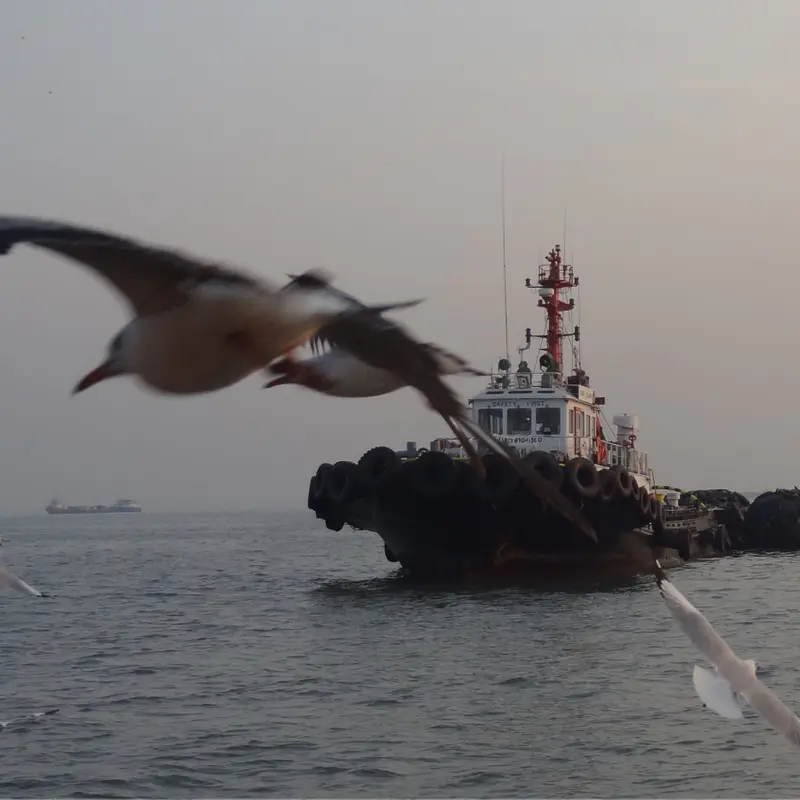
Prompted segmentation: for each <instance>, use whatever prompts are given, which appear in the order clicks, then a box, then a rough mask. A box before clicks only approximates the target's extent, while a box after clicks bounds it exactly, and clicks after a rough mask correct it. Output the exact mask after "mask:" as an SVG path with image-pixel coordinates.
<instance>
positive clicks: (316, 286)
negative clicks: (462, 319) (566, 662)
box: [0, 217, 597, 542]
mask: <svg viewBox="0 0 800 800" xmlns="http://www.w3.org/2000/svg"><path fill="white" fill-rule="evenodd" d="M17 244H30V245H34V246H36V247H41V248H44V249H46V250H49V251H51V252H54V253H58V254H60V255H62V256H65V257H67V258H70V259H72V260H74V261H77V262H79V263H80V264H82V265H84V266H86V267H89V268H90V269H93V270H94V271H95V272H96V273H97V274H98V275H100V276H101V277H103V278H104V279H106V280H107V281H108V282H110V283H111V284H112V285H114V286H115V287H116V288H117V289H118V290H119V291H120V292H121V293H122V294H123V295H124V296H125V297H126V299H127V301H128V303H129V304H130V306H131V308H132V311H133V313H134V315H135V316H134V318H133V320H131V322H129V323H128V324H127V325H126V326H125V327H124V328H123V329H122V330H121V331H120V332H119V333H118V334H117V335H116V336H115V337H114V338H113V339H112V340H111V343H110V345H109V348H108V355H107V357H106V359H105V361H104V362H103V363H102V364H101V365H100V366H98V367H97V368H96V369H94V370H92V371H91V372H90V373H88V374H87V375H86V376H85V377H84V378H83V379H82V380H81V381H80V382H79V383H78V384H77V386H76V387H75V391H83V390H85V389H87V388H89V387H90V386H92V385H94V384H96V383H99V382H100V381H102V380H106V379H108V378H111V377H114V376H117V375H125V374H132V375H136V376H138V378H139V379H140V380H141V381H142V382H144V383H145V384H146V385H148V386H150V387H151V388H153V389H155V390H157V391H160V392H162V393H168V394H179V395H187V394H199V393H202V392H212V391H216V390H218V389H222V388H225V387H227V386H231V385H233V384H234V383H237V382H239V381H240V380H242V379H244V378H245V377H247V376H248V375H250V374H251V373H253V372H255V371H256V370H261V369H265V368H266V367H268V365H269V364H270V363H271V362H272V361H274V360H275V359H276V358H279V357H280V356H287V357H292V353H293V351H294V350H295V349H296V348H297V347H299V346H301V345H303V344H305V343H306V342H309V343H310V344H311V346H312V348H313V347H316V346H322V345H323V344H325V343H327V344H328V345H330V346H331V347H338V348H340V349H343V350H346V351H348V352H350V353H352V354H353V355H354V356H355V357H356V358H357V359H358V360H360V361H363V362H364V363H366V364H368V365H370V366H372V367H375V368H377V369H383V370H388V371H389V372H392V373H393V374H394V375H396V376H397V377H398V378H399V379H400V380H401V381H402V382H403V383H404V384H407V385H409V386H412V387H413V388H415V389H417V391H419V392H420V393H421V394H422V395H423V396H424V397H425V398H426V400H427V401H428V404H429V405H430V406H431V408H432V409H434V410H435V411H436V412H437V413H439V414H440V415H441V416H442V417H443V418H444V419H445V421H446V422H447V424H448V425H449V426H450V428H451V430H452V431H453V433H454V434H455V435H456V437H457V438H458V439H459V441H460V442H461V443H462V445H463V446H464V448H465V450H466V452H467V453H468V454H469V456H470V460H471V461H472V463H473V465H474V466H475V468H476V469H478V470H479V471H482V470H483V466H482V462H481V461H480V458H479V457H478V454H477V452H476V450H475V448H474V446H473V445H472V444H471V442H470V441H469V439H468V437H467V435H466V433H465V432H464V431H465V430H466V431H469V432H471V433H472V434H473V435H474V436H475V437H476V438H478V439H480V440H482V441H484V442H485V443H486V444H487V446H488V447H490V448H491V449H493V450H495V452H499V453H500V454H502V455H504V456H505V457H506V458H508V459H509V460H510V461H511V462H512V464H513V465H514V467H515V469H516V470H517V471H518V472H519V474H520V476H521V477H522V478H523V480H524V481H525V482H526V484H527V485H528V486H529V488H530V489H531V490H532V491H533V492H534V493H535V494H537V495H538V496H539V497H540V498H542V500H543V502H544V503H545V504H549V505H552V506H553V507H554V508H555V509H556V510H558V511H559V512H560V513H561V514H562V515H563V516H565V517H567V518H568V519H569V520H571V521H572V522H573V523H574V524H575V525H576V526H577V527H578V528H579V529H581V530H582V531H584V533H585V534H586V535H587V536H589V537H590V538H591V539H592V540H593V541H595V542H596V541H597V535H596V533H595V532H594V529H593V528H592V526H591V525H590V524H589V522H588V520H586V518H585V517H584V515H583V514H582V513H581V512H580V511H579V510H578V509H577V507H576V506H575V505H573V504H572V503H571V502H570V501H569V500H568V499H567V498H566V497H565V496H564V495H562V494H561V493H560V492H559V491H557V490H554V489H553V488H552V485H551V484H549V483H547V481H545V480H544V478H543V477H542V476H541V475H540V474H539V473H538V472H537V471H536V470H534V469H533V468H529V467H528V466H527V465H523V464H522V462H521V461H520V459H519V458H517V457H516V455H515V454H514V453H513V452H512V451H511V450H510V448H506V447H504V446H503V445H502V444H501V443H499V442H498V441H497V440H495V439H494V438H493V437H492V436H491V435H490V434H488V433H486V432H484V431H483V430H482V429H481V428H480V427H479V426H478V425H476V424H475V423H474V422H472V420H470V419H469V416H468V414H467V413H466V410H465V409H464V407H463V406H462V404H461V403H460V402H459V400H458V398H457V397H456V395H455V394H454V393H453V391H452V390H451V389H450V388H449V387H448V386H447V385H446V384H445V383H444V382H443V381H442V379H441V376H440V365H439V363H438V361H437V359H436V358H435V357H434V356H433V355H432V354H431V352H430V350H429V349H427V348H426V347H425V346H424V345H422V343H421V342H418V341H416V340H415V339H413V338H412V337H411V336H410V335H409V334H408V333H406V332H405V331H404V330H403V329H402V328H401V327H400V326H399V325H396V324H394V323H392V322H391V321H389V320H387V319H386V318H385V317H383V316H382V312H385V311H388V310H392V309H397V308H407V307H410V306H412V305H416V304H417V303H419V302H421V301H419V300H414V301H408V302H405V303H394V304H387V305H381V306H370V307H367V306H364V304H363V303H361V302H360V301H358V300H356V299H355V298H353V297H351V296H349V295H347V294H345V293H343V292H341V291H339V290H337V289H334V288H333V287H331V286H330V283H329V281H328V280H327V279H326V278H325V276H324V275H322V274H321V273H320V272H318V271H316V272H315V271H309V272H306V273H304V274H303V275H297V276H290V278H291V280H290V282H289V283H288V284H286V285H285V286H283V287H281V288H279V289H275V288H273V287H271V286H269V285H268V284H267V283H265V282H263V281H259V280H257V279H255V278H253V277H250V276H247V275H245V274H244V273H242V272H239V271H236V270H233V269H230V268H228V267H223V266H220V265H217V264H210V263H204V262H201V261H198V260H197V259H195V258H192V257H190V256H187V255H182V254H179V253H177V252H174V251H170V250H164V249H161V248H157V247H154V246H151V245H146V244H142V243H139V242H136V241H134V240H131V239H127V238H123V237H120V236H117V235H113V234H109V233H104V232H101V231H97V230H94V229H90V228H84V227H80V226H76V225H70V224H66V223H61V222H53V221H49V220H43V219H37V218H29V217H27V218H26V217H0V255H3V254H6V253H9V252H10V251H11V249H12V248H13V247H14V246H15V245H17Z"/></svg>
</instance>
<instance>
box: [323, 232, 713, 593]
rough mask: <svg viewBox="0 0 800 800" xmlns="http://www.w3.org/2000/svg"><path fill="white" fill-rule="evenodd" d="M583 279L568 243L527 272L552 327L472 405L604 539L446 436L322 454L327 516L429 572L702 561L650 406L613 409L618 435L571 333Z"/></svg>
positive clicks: (334, 526)
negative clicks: (677, 516) (653, 458)
mask: <svg viewBox="0 0 800 800" xmlns="http://www.w3.org/2000/svg"><path fill="white" fill-rule="evenodd" d="M578 282H579V279H578V277H577V276H576V275H575V274H574V270H573V267H572V265H570V264H566V263H564V261H563V259H562V255H561V248H560V246H558V245H557V246H556V247H554V248H553V249H552V250H551V251H550V253H549V254H548V256H547V259H546V262H545V263H544V264H542V265H540V267H539V271H538V282H537V283H536V284H532V283H531V279H530V278H528V279H526V281H525V285H526V287H528V288H529V289H531V290H533V291H535V292H536V293H537V294H538V307H539V308H541V309H543V310H544V313H545V316H546V324H545V332H544V333H543V334H541V335H535V334H533V333H532V332H531V329H530V328H528V329H527V330H526V331H525V344H524V346H522V347H520V348H519V349H518V352H519V363H518V365H517V368H516V370H513V371H512V365H511V362H510V360H509V359H508V357H506V358H502V359H500V361H499V363H498V371H497V372H493V373H491V374H490V375H489V381H488V385H486V386H485V388H484V389H483V390H482V391H481V392H479V393H478V394H476V395H475V396H473V397H472V398H471V399H470V400H469V406H470V407H471V415H472V418H473V419H474V420H475V421H476V422H477V423H478V424H479V425H480V426H481V427H482V428H483V429H484V430H486V431H488V432H489V433H491V434H492V435H493V436H494V437H495V438H496V439H498V440H499V441H501V442H503V443H504V444H505V445H507V446H508V447H511V448H513V449H514V450H515V451H516V452H517V454H518V455H519V456H520V457H521V458H523V459H524V460H526V461H528V462H529V463H530V464H532V465H533V466H534V467H535V468H536V469H537V470H538V471H539V473H540V474H541V475H542V476H543V477H544V478H545V479H546V480H547V481H549V482H551V483H552V485H553V486H554V487H555V488H557V489H559V490H560V491H561V492H563V493H564V495H566V496H567V497H568V498H569V499H570V500H571V501H572V502H574V503H575V504H576V505H577V506H578V507H579V508H581V509H582V511H583V512H584V514H586V516H587V517H588V518H589V520H590V522H591V524H592V526H593V527H594V529H595V531H596V533H597V538H598V541H597V542H594V541H591V540H589V539H588V538H587V537H586V536H585V535H584V534H583V533H582V532H580V531H578V530H577V529H576V528H575V527H574V526H573V525H572V524H571V523H569V522H567V521H566V520H565V519H563V518H562V517H561V516H560V515H558V514H556V513H555V512H553V511H551V510H549V509H548V508H546V507H543V506H542V504H541V502H540V501H539V499H538V498H536V497H533V496H532V495H531V494H530V492H528V491H527V489H526V488H525V486H524V485H523V484H522V482H521V481H520V480H519V477H518V475H517V473H516V472H515V470H514V469H513V467H512V466H511V465H510V463H509V462H508V461H507V460H505V459H503V458H502V457H500V456H498V455H496V454H494V453H490V452H487V449H486V447H485V445H482V444H481V443H479V442H476V445H477V448H478V451H479V452H480V453H481V457H482V459H483V462H484V465H485V467H486V476H485V478H482V477H481V476H479V474H478V473H477V472H476V471H475V470H473V469H470V468H469V466H468V464H467V463H466V454H465V452H464V451H463V448H462V447H461V445H460V444H459V443H458V442H457V441H456V440H454V439H451V438H439V439H435V440H434V441H432V442H430V447H429V448H424V447H420V448H418V447H417V446H416V444H415V443H414V442H408V443H407V446H406V449H405V451H400V452H397V451H395V450H394V449H392V448H389V447H375V448H372V449H370V450H368V451H367V452H366V453H364V454H363V455H362V456H361V458H360V459H359V461H358V463H357V464H354V463H352V462H347V461H338V462H336V463H333V464H331V463H323V464H321V465H320V466H319V467H318V469H317V471H316V474H315V475H314V476H313V477H312V478H311V481H310V485H309V493H308V506H309V508H310V509H311V510H313V511H314V512H315V513H316V515H317V518H320V519H323V520H324V521H325V523H326V525H327V527H328V528H329V529H331V530H341V529H342V527H343V526H344V525H345V524H349V525H350V526H352V527H353V528H358V529H363V530H370V531H374V532H375V533H377V534H378V535H379V536H380V537H381V538H382V539H383V542H384V552H385V555H386V558H387V559H388V560H389V561H391V562H399V564H400V565H401V566H402V567H403V568H404V570H405V571H406V572H407V573H409V574H412V575H415V576H420V577H426V578H440V577H457V576H462V575H464V574H469V573H472V574H475V573H483V572H487V571H488V572H494V571H497V570H498V569H503V570H515V571H516V570H518V569H522V570H524V571H529V570H531V569H533V568H535V567H537V566H539V567H544V568H545V569H546V570H547V571H552V570H554V569H558V568H566V569H567V570H576V569H579V568H581V567H588V568H589V569H590V570H592V571H596V569H597V568H598V567H599V566H609V567H615V566H620V565H628V567H629V566H630V564H632V563H633V564H636V565H638V566H641V567H643V568H649V565H651V564H652V558H653V555H652V554H653V550H656V555H657V556H658V557H660V558H661V559H662V560H663V559H666V560H667V561H669V557H670V555H671V554H674V553H677V554H678V555H679V557H680V559H682V560H688V559H689V558H690V557H692V553H693V542H692V533H691V531H690V530H689V529H687V528H686V527H685V526H684V527H681V526H677V527H676V526H673V525H671V526H670V528H671V530H668V529H667V527H666V526H665V523H664V509H663V504H662V502H661V499H660V498H659V497H658V496H657V495H656V492H655V491H654V486H655V479H654V475H653V470H652V469H651V467H650V464H649V459H648V455H647V453H645V452H643V451H642V450H639V449H638V448H637V446H636V442H637V437H638V434H639V418H638V416H636V415H635V414H620V415H617V416H615V417H614V418H613V426H614V430H613V438H609V436H608V435H607V433H606V431H607V430H609V429H610V428H611V426H610V425H609V424H608V422H607V420H606V419H605V416H604V414H603V407H604V406H605V398H604V397H601V396H598V395H597V394H596V392H595V390H594V389H593V388H592V386H591V383H590V379H589V375H588V374H587V373H586V372H585V370H584V369H583V368H582V366H581V361H580V339H581V332H580V328H579V326H578V325H573V326H572V327H571V330H569V331H568V330H567V328H566V327H565V323H564V316H565V314H566V315H570V316H571V313H572V312H573V310H574V309H575V300H574V298H572V297H571V294H572V290H573V289H574V288H575V287H577V286H578ZM565 296H566V299H565ZM536 339H539V340H542V344H540V345H539V347H537V349H536V355H535V362H534V369H531V367H530V366H529V363H528V361H526V360H525V358H524V356H525V354H526V353H527V352H528V351H529V350H531V349H532V345H533V342H534V340H536ZM565 343H569V346H568V347H567V346H565ZM568 355H569V357H570V359H569V360H570V362H571V365H572V366H571V369H567V365H566V363H565V362H566V361H567V356H568ZM696 549H697V548H696V547H695V548H694V551H696Z"/></svg>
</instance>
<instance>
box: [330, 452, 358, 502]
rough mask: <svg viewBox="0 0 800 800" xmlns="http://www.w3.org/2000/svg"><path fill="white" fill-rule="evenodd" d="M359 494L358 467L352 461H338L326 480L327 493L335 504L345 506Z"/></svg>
mask: <svg viewBox="0 0 800 800" xmlns="http://www.w3.org/2000/svg"><path fill="white" fill-rule="evenodd" d="M358 494H359V482H358V467H357V466H356V465H355V464H354V463H353V462H352V461H337V462H336V463H335V464H334V465H333V468H332V469H331V471H330V472H329V473H328V477H327V480H326V481H325V495H326V497H327V498H328V500H330V502H331V503H333V505H335V506H343V505H346V504H347V503H349V502H350V501H351V500H353V499H355V498H356V497H357V496H358Z"/></svg>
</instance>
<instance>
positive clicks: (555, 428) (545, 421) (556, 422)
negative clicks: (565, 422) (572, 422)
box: [536, 408, 561, 436]
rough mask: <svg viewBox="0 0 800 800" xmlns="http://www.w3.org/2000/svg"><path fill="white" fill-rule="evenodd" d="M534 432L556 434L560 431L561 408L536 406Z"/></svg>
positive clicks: (547, 434) (540, 434)
mask: <svg viewBox="0 0 800 800" xmlns="http://www.w3.org/2000/svg"><path fill="white" fill-rule="evenodd" d="M536 433H537V435H539V436H558V435H559V434H560V433H561V409H560V408H537V409H536Z"/></svg>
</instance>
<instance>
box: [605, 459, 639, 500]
mask: <svg viewBox="0 0 800 800" xmlns="http://www.w3.org/2000/svg"><path fill="white" fill-rule="evenodd" d="M609 469H610V470H611V471H612V472H616V473H617V482H618V484H619V489H618V491H617V494H618V495H619V496H620V497H621V498H622V499H623V500H627V499H628V498H629V497H630V496H631V493H632V485H633V483H635V481H634V480H633V478H632V477H631V474H630V472H628V468H627V467H625V466H623V465H622V464H615V465H614V466H613V467H609Z"/></svg>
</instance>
